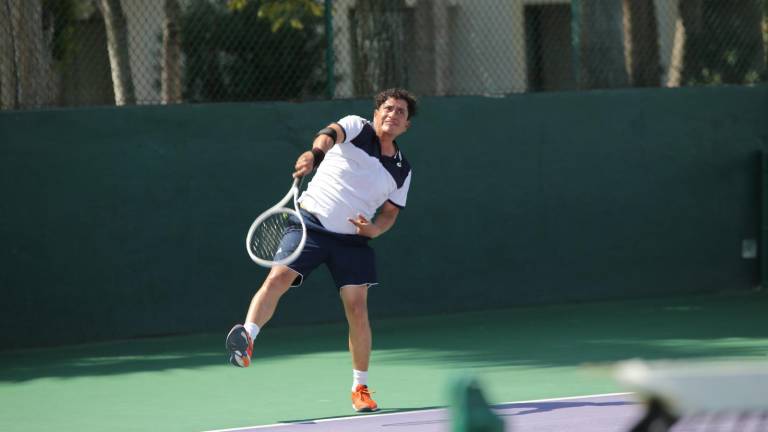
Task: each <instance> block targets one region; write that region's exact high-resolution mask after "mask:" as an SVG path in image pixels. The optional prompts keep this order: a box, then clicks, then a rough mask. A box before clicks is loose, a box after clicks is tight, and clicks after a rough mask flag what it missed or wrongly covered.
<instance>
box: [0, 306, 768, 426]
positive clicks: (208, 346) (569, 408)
mask: <svg viewBox="0 0 768 432" xmlns="http://www.w3.org/2000/svg"><path fill="white" fill-rule="evenodd" d="M286 307H290V306H287V305H286ZM766 310H768V295H766V293H764V292H746V293H735V294H734V293H731V294H710V295H697V296H684V297H671V298H657V299H647V300H633V301H620V302H619V301H617V302H602V303H585V304H571V305H560V306H538V307H521V308H512V309H503V310H493V311H483V312H474V313H463V314H456V315H435V316H429V317H418V318H400V319H382V320H376V319H375V320H374V323H373V325H374V331H375V335H376V339H375V341H374V353H373V358H374V363H373V364H374V368H373V369H371V387H372V388H373V390H374V391H376V394H375V397H376V399H377V401H378V402H379V404H380V406H381V407H382V410H381V411H380V412H379V413H377V414H373V415H353V413H352V411H351V408H350V406H349V401H348V399H347V398H348V390H349V389H348V384H349V381H350V377H349V376H348V375H349V370H350V367H349V358H348V352H347V347H346V344H345V340H346V339H345V335H346V327H345V326H344V325H341V324H323V325H313V326H295V327H282V328H268V329H267V330H265V331H264V332H263V334H262V335H260V337H259V340H258V341H257V344H256V346H255V356H254V357H255V362H254V365H253V366H252V367H251V368H249V369H245V370H242V369H237V368H234V367H231V366H230V365H228V364H227V361H226V357H225V355H224V349H223V339H224V333H225V332H226V328H225V329H222V334H202V335H184V336H169V337H162V338H152V339H140V340H125V341H114V342H109V343H101V344H89V345H80V346H69V347H62V348H52V349H42V350H26V351H11V352H2V353H0V406H2V407H3V408H2V410H0V430H6V431H41V430H45V431H103V430H110V431H148V430H158V431H212V430H226V429H235V430H287V431H298V430H307V431H324V430H334V431H343V430H352V429H355V430H404V431H438V430H449V428H450V422H449V420H450V415H449V412H448V411H445V410H444V409H443V408H444V407H446V406H447V405H448V396H449V388H448V384H449V383H450V382H451V380H452V379H453V377H455V376H456V374H460V373H463V372H466V371H469V372H471V373H472V374H473V375H474V376H476V377H477V379H478V381H479V382H480V383H481V385H482V388H483V391H484V394H485V397H486V399H487V400H488V401H489V403H491V404H493V405H494V406H495V408H496V409H497V412H498V413H499V415H500V417H501V418H502V419H503V420H504V421H505V424H506V425H507V427H508V430H530V431H538V430H573V431H587V430H590V431H595V430H596V431H606V432H607V431H617V432H618V431H621V430H624V428H626V426H627V425H628V424H631V423H632V422H633V421H634V420H635V419H636V418H638V416H640V414H641V413H642V406H640V405H639V404H637V403H636V402H635V400H634V399H633V398H632V396H631V395H627V394H622V393H624V392H626V391H627V390H626V388H623V387H622V386H621V385H620V384H618V383H617V381H616V380H615V379H614V376H613V373H612V370H613V369H612V367H613V365H614V364H615V362H618V361H622V360H626V359H632V358H642V359H647V360H658V359H690V360H694V359H695V360H723V359H739V360H744V359H748V360H761V361H768V325H766V324H768V315H767V314H766V313H765V312H766ZM49 330H50V329H49ZM53 331H54V334H52V335H51V337H55V329H54V330H53ZM617 393H618V394H617ZM594 395H602V396H594ZM256 427H260V428H256ZM512 428H514V429H512Z"/></svg>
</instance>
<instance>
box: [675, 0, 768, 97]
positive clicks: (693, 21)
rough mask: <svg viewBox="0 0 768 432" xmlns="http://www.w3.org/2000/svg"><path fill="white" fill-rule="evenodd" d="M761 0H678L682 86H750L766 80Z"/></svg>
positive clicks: (763, 8)
mask: <svg viewBox="0 0 768 432" xmlns="http://www.w3.org/2000/svg"><path fill="white" fill-rule="evenodd" d="M765 8H766V2H765V1H764V0H729V1H721V0H681V3H680V15H681V17H682V19H683V25H684V27H685V55H684V67H683V83H684V84H689V85H695V84H707V85H710V84H751V83H755V82H758V81H761V80H764V79H765V73H766V61H765V40H764V38H765V27H764V26H765V22H764V15H763V14H764V10H765Z"/></svg>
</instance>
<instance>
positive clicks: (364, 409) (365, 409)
mask: <svg viewBox="0 0 768 432" xmlns="http://www.w3.org/2000/svg"><path fill="white" fill-rule="evenodd" d="M352 409H353V410H355V411H357V412H376V411H378V410H379V409H378V408H376V409H371V408H360V409H357V408H355V406H354V405H352Z"/></svg>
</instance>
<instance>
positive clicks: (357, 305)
mask: <svg viewBox="0 0 768 432" xmlns="http://www.w3.org/2000/svg"><path fill="white" fill-rule="evenodd" d="M341 289H342V298H343V301H344V308H345V309H346V311H347V316H348V317H349V319H350V321H352V320H354V321H355V322H359V321H367V319H368V299H367V295H366V289H367V287H365V286H346V287H342V288H341Z"/></svg>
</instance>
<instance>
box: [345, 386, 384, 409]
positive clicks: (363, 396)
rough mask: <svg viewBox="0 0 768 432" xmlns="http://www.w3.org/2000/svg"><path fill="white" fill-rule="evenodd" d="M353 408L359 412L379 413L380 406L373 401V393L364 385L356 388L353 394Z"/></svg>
mask: <svg viewBox="0 0 768 432" xmlns="http://www.w3.org/2000/svg"><path fill="white" fill-rule="evenodd" d="M352 408H354V409H355V411H357V412H371V411H378V410H379V406H378V405H376V402H375V401H374V400H373V399H371V392H370V391H369V390H368V386H367V385H364V384H358V385H357V387H355V391H353V392H352Z"/></svg>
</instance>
